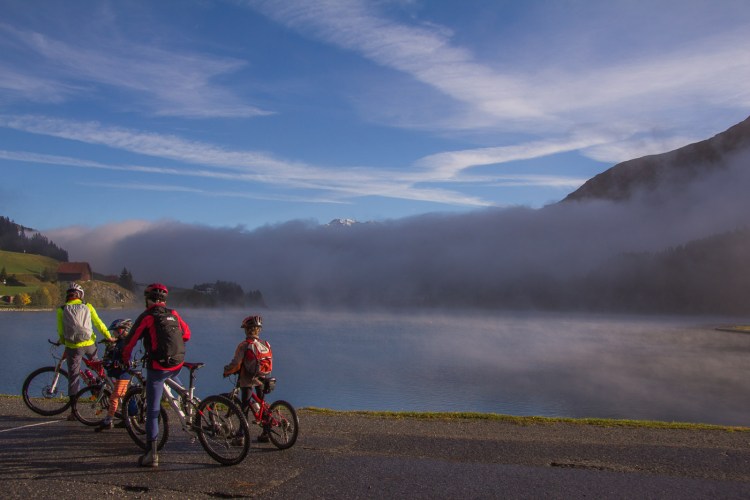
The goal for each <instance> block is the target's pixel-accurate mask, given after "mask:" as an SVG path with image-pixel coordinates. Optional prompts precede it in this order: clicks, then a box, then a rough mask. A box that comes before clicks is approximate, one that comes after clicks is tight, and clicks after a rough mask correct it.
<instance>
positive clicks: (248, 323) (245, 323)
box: [240, 316, 263, 328]
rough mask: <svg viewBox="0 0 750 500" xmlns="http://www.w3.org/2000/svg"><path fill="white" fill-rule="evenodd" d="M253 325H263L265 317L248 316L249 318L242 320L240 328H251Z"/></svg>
mask: <svg viewBox="0 0 750 500" xmlns="http://www.w3.org/2000/svg"><path fill="white" fill-rule="evenodd" d="M252 326H259V327H261V328H262V327H263V318H261V317H260V316H248V317H247V318H245V319H243V320H242V325H241V326H240V328H250V327H252Z"/></svg>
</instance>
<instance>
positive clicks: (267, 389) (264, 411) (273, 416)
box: [226, 375, 299, 450]
mask: <svg viewBox="0 0 750 500" xmlns="http://www.w3.org/2000/svg"><path fill="white" fill-rule="evenodd" d="M238 378H239V377H238V376H237V375H234V376H233V380H234V389H233V390H232V392H230V393H227V394H226V396H227V397H228V398H229V399H230V400H232V401H234V402H235V403H236V404H237V405H238V406H240V409H241V410H242V413H243V415H244V416H245V419H246V420H247V421H248V423H253V424H255V425H257V426H259V427H261V428H262V429H263V431H264V432H265V433H266V434H267V435H268V438H269V439H270V440H271V442H272V443H273V445H274V446H276V447H277V448H278V449H280V450H286V449H287V448H291V447H292V446H294V443H296V442H297V435H298V434H299V418H297V411H296V410H295V409H294V407H293V406H292V405H291V404H290V403H288V402H286V401H284V400H281V399H280V400H277V401H274V402H273V403H271V404H268V403H267V402H266V399H265V397H259V396H258V395H257V394H256V391H255V390H254V389H251V390H250V398H248V400H247V401H245V403H244V404H243V403H242V402H241V401H240V398H239V396H240V391H241V388H240V387H239V386H238V384H237V382H238V380H237V379H238ZM261 381H262V382H263V394H264V395H265V394H270V393H271V392H272V391H273V390H274V389H275V388H276V378H275V377H264V378H262V379H261ZM251 415H252V418H251Z"/></svg>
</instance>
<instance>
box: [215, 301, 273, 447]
mask: <svg viewBox="0 0 750 500" xmlns="http://www.w3.org/2000/svg"><path fill="white" fill-rule="evenodd" d="M241 328H242V329H243V330H245V340H243V341H242V342H240V344H239V345H238V346H237V348H236V349H235V350H234V357H233V358H232V361H230V362H229V364H228V365H226V366H225V367H224V376H225V377H228V376H229V375H231V374H233V373H237V372H239V374H240V375H239V377H238V379H237V385H239V387H240V389H241V397H242V408H243V409H244V408H246V405H247V403H248V401H249V400H251V397H250V394H251V392H250V391H252V390H253V388H255V391H256V394H257V395H258V397H259V398H261V399H263V396H264V394H263V381H262V378H264V377H268V376H269V375H270V374H271V369H272V360H273V355H272V353H271V345H270V344H269V343H268V342H267V341H265V340H260V338H259V337H260V331H261V329H262V328H263V318H261V317H260V316H248V317H247V318H245V319H244V320H243V321H242V325H241ZM255 404H256V405H257V403H255ZM258 442H260V443H267V442H268V434H266V431H265V430H264V431H263V432H262V433H261V435H260V436H258Z"/></svg>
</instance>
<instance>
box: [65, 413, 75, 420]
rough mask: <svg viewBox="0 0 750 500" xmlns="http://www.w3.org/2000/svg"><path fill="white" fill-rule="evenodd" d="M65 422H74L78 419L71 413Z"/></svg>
mask: <svg viewBox="0 0 750 500" xmlns="http://www.w3.org/2000/svg"><path fill="white" fill-rule="evenodd" d="M65 420H67V421H68V422H76V421H77V420H78V419H77V418H76V416H75V415H73V414H72V413H71V414H70V415H68V418H66V419H65Z"/></svg>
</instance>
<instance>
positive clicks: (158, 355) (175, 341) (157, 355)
mask: <svg viewBox="0 0 750 500" xmlns="http://www.w3.org/2000/svg"><path fill="white" fill-rule="evenodd" d="M150 314H151V316H153V317H154V327H155V328H156V348H155V349H154V350H152V351H151V353H150V358H151V360H152V361H156V362H157V363H159V364H160V365H161V366H164V367H167V368H172V367H175V366H177V365H179V364H180V363H182V362H183V361H185V341H184V340H182V328H180V321H179V320H178V319H177V317H176V316H175V315H174V313H173V312H172V309H167V308H166V307H161V306H159V307H154V308H153V309H151V311H150ZM151 347H152V348H153V346H151Z"/></svg>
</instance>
